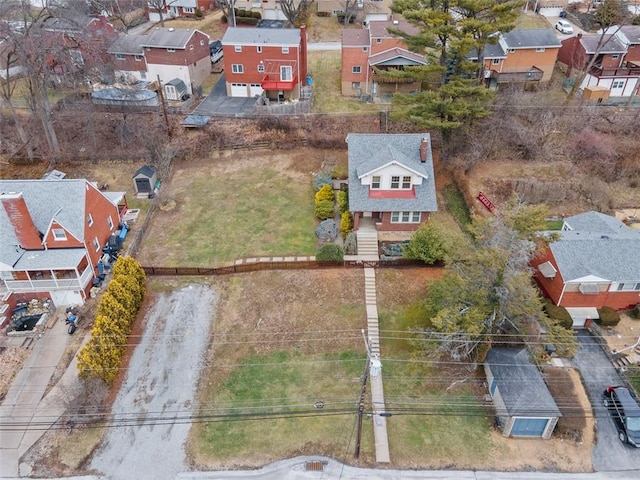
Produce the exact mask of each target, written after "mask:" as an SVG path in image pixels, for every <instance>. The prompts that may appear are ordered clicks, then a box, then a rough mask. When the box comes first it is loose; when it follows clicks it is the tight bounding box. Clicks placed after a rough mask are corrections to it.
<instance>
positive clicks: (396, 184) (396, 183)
mask: <svg viewBox="0 0 640 480" xmlns="http://www.w3.org/2000/svg"><path fill="white" fill-rule="evenodd" d="M391 188H392V189H395V190H397V189H399V188H400V177H391Z"/></svg>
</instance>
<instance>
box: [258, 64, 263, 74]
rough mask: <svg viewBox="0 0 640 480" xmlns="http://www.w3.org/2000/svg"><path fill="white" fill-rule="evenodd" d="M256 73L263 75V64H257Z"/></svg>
mask: <svg viewBox="0 0 640 480" xmlns="http://www.w3.org/2000/svg"><path fill="white" fill-rule="evenodd" d="M258 73H264V64H263V63H259V64H258Z"/></svg>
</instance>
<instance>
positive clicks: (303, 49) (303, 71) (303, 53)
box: [298, 25, 307, 86]
mask: <svg viewBox="0 0 640 480" xmlns="http://www.w3.org/2000/svg"><path fill="white" fill-rule="evenodd" d="M299 62H300V66H299V67H298V68H299V72H300V77H299V78H298V81H299V82H300V81H301V82H302V85H303V86H306V85H307V26H306V25H300V56H299Z"/></svg>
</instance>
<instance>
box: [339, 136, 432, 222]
mask: <svg viewBox="0 0 640 480" xmlns="http://www.w3.org/2000/svg"><path fill="white" fill-rule="evenodd" d="M347 150H348V155H349V211H350V212H351V213H352V214H353V219H354V227H353V229H354V231H357V230H358V228H359V226H360V224H361V223H362V222H374V223H375V228H376V230H378V231H414V230H417V229H418V227H419V226H420V224H421V223H425V222H426V221H427V220H429V214H430V213H431V212H434V211H436V210H437V209H438V205H437V201H436V185H435V179H434V176H433V157H432V152H431V137H430V135H429V134H428V133H413V134H364V133H350V134H349V135H347Z"/></svg>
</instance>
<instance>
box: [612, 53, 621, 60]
mask: <svg viewBox="0 0 640 480" xmlns="http://www.w3.org/2000/svg"><path fill="white" fill-rule="evenodd" d="M619 57H620V55H618V54H617V53H615V54H613V55H611V58H613V59H614V60H615V59H617V58H619Z"/></svg>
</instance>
